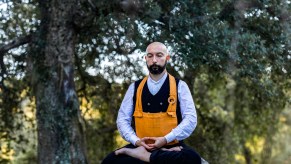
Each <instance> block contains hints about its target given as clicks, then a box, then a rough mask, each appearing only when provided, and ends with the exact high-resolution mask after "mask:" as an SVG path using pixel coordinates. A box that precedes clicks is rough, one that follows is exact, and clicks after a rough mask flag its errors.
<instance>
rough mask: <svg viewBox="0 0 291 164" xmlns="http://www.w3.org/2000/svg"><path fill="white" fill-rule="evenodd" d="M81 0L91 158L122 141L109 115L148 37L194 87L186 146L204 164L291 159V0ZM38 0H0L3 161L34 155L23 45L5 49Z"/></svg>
mask: <svg viewBox="0 0 291 164" xmlns="http://www.w3.org/2000/svg"><path fill="white" fill-rule="evenodd" d="M80 2H81V3H80V4H78V5H80V8H79V10H80V11H81V10H82V11H84V13H85V14H86V17H84V19H83V20H82V21H80V20H79V22H83V23H84V24H82V25H81V28H80V27H77V26H76V27H75V30H76V36H75V56H74V68H75V72H74V80H75V87H76V92H77V94H78V98H79V103H80V110H81V114H82V117H83V120H84V127H85V132H84V134H83V135H84V136H86V143H87V144H86V145H87V146H86V149H87V158H88V161H89V163H100V161H101V160H102V159H103V158H104V157H105V156H106V155H107V154H108V153H110V152H111V151H113V150H114V149H116V148H118V147H121V146H123V145H125V144H126V142H125V141H124V140H123V139H122V138H121V137H120V135H119V133H118V131H117V128H116V123H115V120H116V117H117V113H118V109H119V106H120V104H121V101H122V99H123V96H124V94H125V92H126V90H127V88H128V86H129V85H130V84H131V83H132V82H134V81H135V80H138V79H140V78H142V77H143V76H144V75H146V74H147V69H146V67H145V63H144V58H143V57H144V54H145V48H146V46H147V45H148V44H149V43H150V42H152V41H159V42H163V43H165V44H166V45H167V46H168V47H169V49H170V54H171V60H170V62H169V64H168V66H167V69H168V72H170V73H171V74H172V75H175V76H176V77H179V78H180V79H182V80H184V81H185V82H186V83H187V84H188V85H189V88H190V90H191V92H192V95H193V99H194V102H195V105H196V110H197V114H198V126H197V128H196V129H195V131H194V133H193V134H192V135H191V137H190V138H188V139H187V140H186V143H187V144H189V145H190V146H192V147H193V148H194V149H195V150H196V151H197V152H198V153H200V154H201V156H202V157H203V158H204V159H206V160H207V161H208V162H209V163H211V164H212V163H213V164H215V163H217V164H221V163H238V164H251V163H264V164H265V163H272V164H273V163H282V164H287V163H290V161H291V110H290V109H291V104H290V102H291V64H290V63H291V49H290V46H291V30H290V8H291V5H290V0H219V1H202V0H196V1H194V0H144V1H140V0H111V1H105V0H99V1H97V0H88V1H85V0H84V1H80ZM76 5H77V4H76ZM39 6H40V3H39V2H38V1H36V0H1V1H0V64H1V68H0V69H1V70H0V86H1V87H0V98H1V99H0V163H15V164H18V163H19V164H24V163H27V164H28V163H29V164H31V163H37V160H36V159H37V124H36V116H35V112H36V106H35V96H34V95H33V94H32V93H31V85H30V84H31V83H30V80H31V77H29V76H28V74H29V71H31V69H29V67H30V65H31V61H30V59H29V53H30V51H29V50H28V48H29V46H28V45H27V44H23V45H21V46H20V47H16V48H13V49H12V48H11V49H10V50H9V51H7V52H6V53H3V52H4V51H3V47H4V46H5V45H7V44H8V43H10V42H11V41H12V40H13V39H15V38H20V37H23V36H27V35H30V34H33V33H37V32H38V30H39V27H40V23H41V22H42V21H44V20H43V18H42V17H41V16H40V7H39ZM60 19H61V18H60ZM72 19H75V18H72Z"/></svg>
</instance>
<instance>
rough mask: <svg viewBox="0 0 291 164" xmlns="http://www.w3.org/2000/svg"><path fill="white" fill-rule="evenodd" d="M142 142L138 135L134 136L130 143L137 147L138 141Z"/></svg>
mask: <svg viewBox="0 0 291 164" xmlns="http://www.w3.org/2000/svg"><path fill="white" fill-rule="evenodd" d="M138 140H140V139H139V138H138V137H137V136H136V135H132V136H131V138H130V143H131V144H133V145H134V146H135V143H136V141H138Z"/></svg>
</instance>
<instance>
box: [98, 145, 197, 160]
mask: <svg viewBox="0 0 291 164" xmlns="http://www.w3.org/2000/svg"><path fill="white" fill-rule="evenodd" d="M173 146H182V147H183V149H182V150H181V151H164V150H161V149H158V150H154V151H153V152H151V156H150V163H158V164H163V163H165V164H171V163H173V164H176V163H183V164H188V163H191V164H200V163H201V157H200V156H199V154H198V153H196V152H195V150H194V149H192V148H191V147H189V146H187V145H186V144H184V143H181V144H179V145H173ZM173 146H170V147H173ZM124 147H126V148H136V147H135V146H134V145H132V144H128V145H126V146H124ZM170 147H167V148H170ZM115 163H116V164H117V163H118V164H120V163H126V164H144V163H146V162H143V161H141V160H139V159H136V158H133V157H130V156H128V155H115V153H114V152H111V153H110V154H109V155H108V156H107V157H106V158H105V159H104V160H103V161H102V164H115Z"/></svg>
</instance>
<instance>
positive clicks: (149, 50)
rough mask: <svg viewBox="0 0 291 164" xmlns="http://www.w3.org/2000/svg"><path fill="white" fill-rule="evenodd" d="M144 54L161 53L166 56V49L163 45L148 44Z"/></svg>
mask: <svg viewBox="0 0 291 164" xmlns="http://www.w3.org/2000/svg"><path fill="white" fill-rule="evenodd" d="M146 52H147V53H158V52H162V53H164V54H167V48H166V46H165V45H163V44H150V45H149V46H148V47H147V49H146Z"/></svg>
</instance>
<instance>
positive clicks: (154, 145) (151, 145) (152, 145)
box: [147, 144, 156, 147]
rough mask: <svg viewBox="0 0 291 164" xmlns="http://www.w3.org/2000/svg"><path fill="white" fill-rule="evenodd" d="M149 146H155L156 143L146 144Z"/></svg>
mask: <svg viewBox="0 0 291 164" xmlns="http://www.w3.org/2000/svg"><path fill="white" fill-rule="evenodd" d="M147 145H148V146H149V147H156V144H147Z"/></svg>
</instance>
